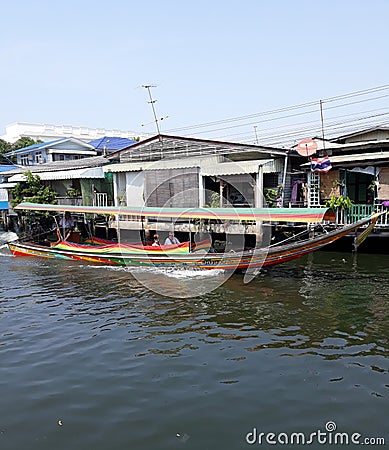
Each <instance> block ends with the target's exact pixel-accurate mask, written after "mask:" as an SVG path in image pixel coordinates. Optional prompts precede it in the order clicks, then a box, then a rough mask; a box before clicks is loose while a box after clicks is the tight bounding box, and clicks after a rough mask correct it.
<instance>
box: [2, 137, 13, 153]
mask: <svg viewBox="0 0 389 450" xmlns="http://www.w3.org/2000/svg"><path fill="white" fill-rule="evenodd" d="M11 150H12V147H11V144H10V143H9V142H7V141H5V140H4V139H0V155H2V154H4V153H7V152H10V151H11Z"/></svg>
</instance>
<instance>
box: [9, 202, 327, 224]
mask: <svg viewBox="0 0 389 450" xmlns="http://www.w3.org/2000/svg"><path fill="white" fill-rule="evenodd" d="M14 209H17V210H30V211H52V212H65V211H69V212H70V213H85V214H108V215H116V214H120V215H123V216H136V217H138V218H139V217H154V218H157V219H164V218H176V219H188V220H190V219H210V220H237V221H253V220H260V221H269V222H301V223H315V222H321V221H322V220H331V219H332V218H333V217H332V216H331V214H329V213H328V208H233V207H230V208H155V207H147V206H144V207H139V206H138V207H131V206H70V205H46V204H38V203H29V202H23V203H20V204H19V205H17V206H16V207H15V208H14Z"/></svg>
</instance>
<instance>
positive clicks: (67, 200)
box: [56, 197, 82, 206]
mask: <svg viewBox="0 0 389 450" xmlns="http://www.w3.org/2000/svg"><path fill="white" fill-rule="evenodd" d="M56 199H57V202H58V204H59V205H69V206H81V205H82V197H56Z"/></svg>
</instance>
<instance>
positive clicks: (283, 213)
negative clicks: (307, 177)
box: [8, 202, 379, 270]
mask: <svg viewBox="0 0 389 450" xmlns="http://www.w3.org/2000/svg"><path fill="white" fill-rule="evenodd" d="M15 209H17V210H34V211H51V212H62V213H64V212H65V211H69V212H70V213H85V214H108V215H115V216H117V215H119V214H120V215H123V216H130V217H136V218H138V220H139V219H140V218H142V220H144V219H145V218H154V219H158V220H161V219H177V218H179V219H180V220H182V219H188V220H194V219H202V220H218V221H238V222H255V223H257V222H260V223H262V222H270V223H274V222H275V223H283V222H284V223H285V222H288V223H305V224H314V223H322V222H323V221H326V220H328V219H331V218H332V217H333V215H331V213H330V212H329V210H328V209H327V208H236V209H234V208H213V209H210V208H152V207H142V208H139V207H138V208H132V207H93V206H69V205H43V204H34V203H28V202H25V203H21V204H20V205H18V206H16V207H15ZM378 217H379V214H374V215H372V216H370V217H366V218H364V219H361V220H359V221H358V222H355V223H353V224H350V225H346V226H342V227H340V228H336V229H334V230H332V231H328V232H327V231H325V230H324V231H323V233H322V234H320V235H317V236H314V237H310V238H307V239H304V240H299V241H297V242H290V243H284V244H282V243H280V244H279V245H274V246H272V245H270V246H265V247H263V248H254V249H249V250H242V251H234V252H223V253H217V252H214V251H212V250H211V248H210V247H209V246H208V250H209V251H207V249H206V248H204V245H200V246H199V247H200V248H201V250H194V251H193V246H192V245H191V244H190V243H189V242H186V243H182V244H177V245H166V246H164V245H162V246H160V247H155V246H147V245H142V244H122V243H112V244H102V245H90V244H87V245H85V244H75V243H71V242H66V241H61V242H59V243H57V244H55V245H51V246H45V245H40V244H36V243H34V242H12V243H9V244H8V246H9V248H10V250H11V252H12V253H13V255H15V256H36V257H42V258H60V259H67V260H77V261H88V262H91V263H97V264H103V265H125V266H155V267H177V268H183V267H185V268H194V269H208V270H209V269H224V270H237V269H238V270H239V269H249V268H250V269H254V268H261V267H266V266H272V265H275V264H281V263H284V262H287V261H291V260H293V259H296V258H300V257H302V256H304V255H306V254H308V253H311V252H314V251H316V250H320V249H322V248H323V247H325V246H326V245H329V244H331V243H333V242H335V241H336V240H338V239H340V238H342V237H344V236H346V235H349V234H350V233H354V232H356V231H357V230H358V229H359V228H361V227H364V226H366V225H367V228H366V229H365V231H364V233H365V235H366V233H367V232H369V231H371V229H372V228H373V227H374V225H375V223H376V221H377V219H378ZM359 241H362V239H359Z"/></svg>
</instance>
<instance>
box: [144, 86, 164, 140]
mask: <svg viewBox="0 0 389 450" xmlns="http://www.w3.org/2000/svg"><path fill="white" fill-rule="evenodd" d="M143 87H144V88H145V89H147V91H148V93H149V97H150V101H149V102H148V103H150V104H151V107H152V109H153V114H154V122H155V125H156V127H157V133H158V136H160V135H161V131H160V129H159V123H158V119H157V113H156V112H155V106H154V103H155V102H156V101H157V100H153V97H152V96H151V91H150V89H151V88H154V87H157V86H155V85H154V84H146V85H143Z"/></svg>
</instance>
